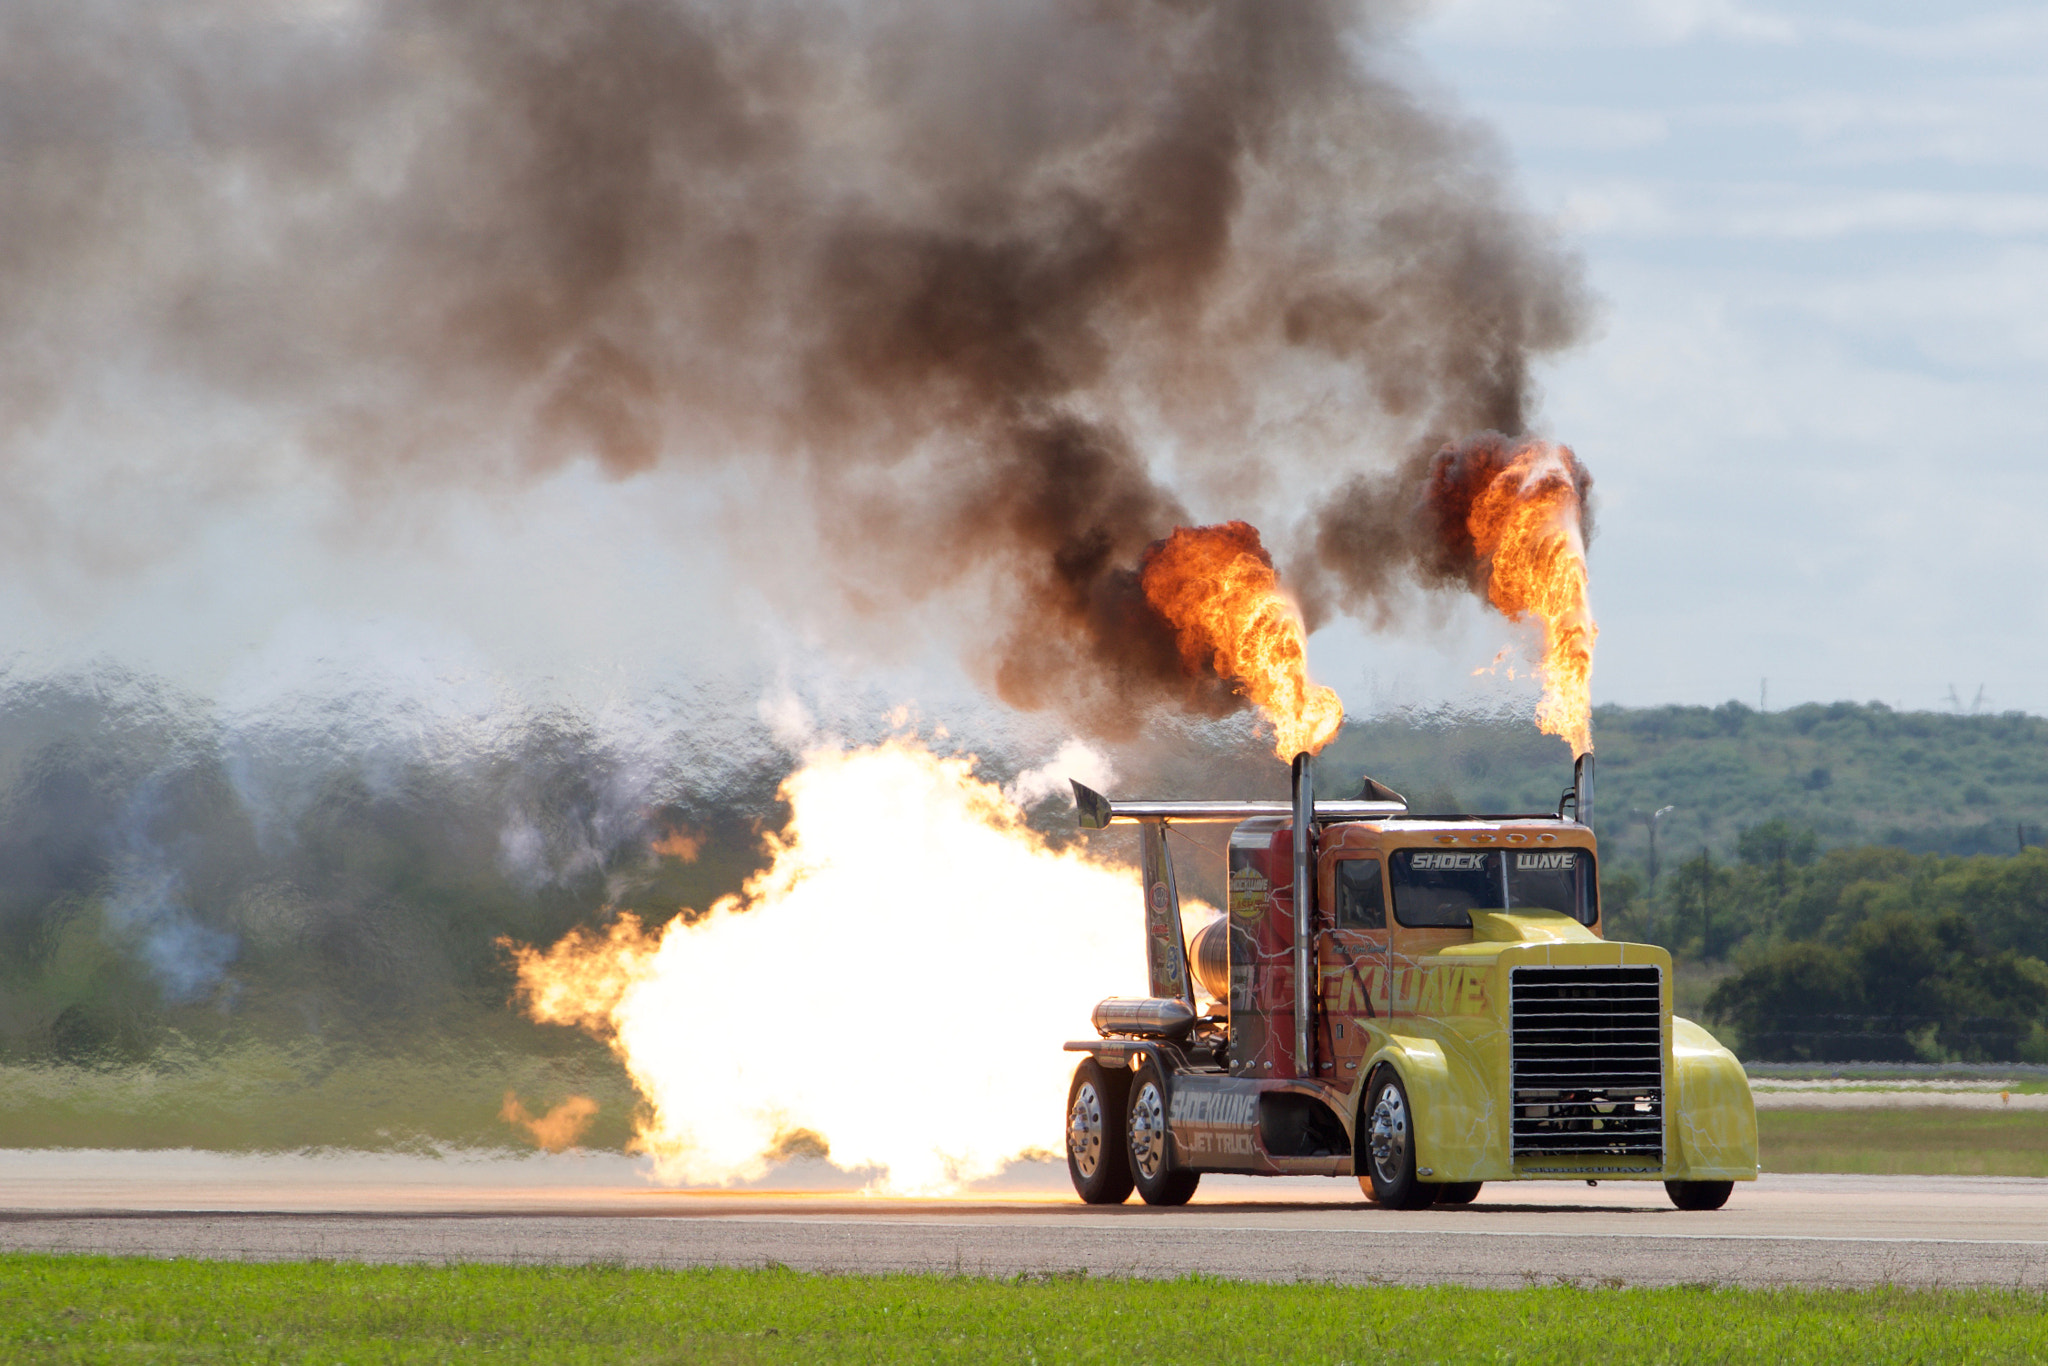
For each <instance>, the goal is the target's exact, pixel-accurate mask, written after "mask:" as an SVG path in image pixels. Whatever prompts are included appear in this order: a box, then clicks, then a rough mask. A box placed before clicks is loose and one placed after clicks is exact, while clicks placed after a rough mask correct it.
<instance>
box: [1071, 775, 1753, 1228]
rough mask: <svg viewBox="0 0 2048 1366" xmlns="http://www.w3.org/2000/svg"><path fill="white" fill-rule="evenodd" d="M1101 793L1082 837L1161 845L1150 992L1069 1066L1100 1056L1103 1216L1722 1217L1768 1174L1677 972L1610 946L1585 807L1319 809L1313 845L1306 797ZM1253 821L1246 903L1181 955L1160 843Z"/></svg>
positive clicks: (1241, 850)
mask: <svg viewBox="0 0 2048 1366" xmlns="http://www.w3.org/2000/svg"><path fill="white" fill-rule="evenodd" d="M1375 787H1377V785H1376V784H1372V783H1370V781H1369V780H1368V785H1367V790H1368V791H1371V790H1372V789H1373V788H1375ZM1082 791H1085V789H1083V790H1082ZM1379 792H1380V793H1381V794H1384V796H1385V797H1388V798H1393V797H1395V796H1396V794H1392V793H1391V792H1388V791H1387V790H1386V789H1384V788H1380V789H1379ZM1570 796H1571V794H1570V793H1568V794H1567V797H1568V798H1569V797H1570ZM1078 797H1079V794H1078V793H1077V798H1078ZM1087 799H1092V801H1093V803H1095V805H1093V806H1091V805H1090V804H1089V802H1088V800H1087ZM1087 799H1082V800H1083V821H1084V824H1087V823H1089V817H1090V815H1091V814H1092V815H1093V816H1095V817H1096V818H1098V819H1101V823H1104V824H1107V823H1109V821H1111V820H1115V819H1118V818H1119V817H1121V818H1124V819H1129V820H1135V821H1138V822H1140V823H1142V824H1145V825H1146V827H1147V830H1146V835H1147V838H1146V840H1145V849H1146V858H1145V865H1146V866H1145V874H1146V877H1145V880H1146V896H1147V903H1146V904H1147V937H1148V940H1149V941H1151V952H1150V956H1149V962H1150V966H1151V968H1152V986H1151V990H1152V992H1153V996H1152V997H1151V998H1149V999H1147V1000H1143V1001H1132V1000H1121V1001H1120V1000H1117V999H1114V998H1113V999H1112V1000H1109V1001H1105V1002H1103V1003H1102V1004H1101V1005H1099V1006H1098V1007H1097V1008H1096V1011H1095V1017H1094V1024H1095V1026H1096V1032H1097V1035H1098V1037H1096V1038H1094V1039H1088V1040H1080V1041H1076V1042H1072V1043H1069V1044H1068V1045H1067V1047H1068V1049H1070V1050H1072V1051H1076V1052H1081V1053H1085V1054H1087V1055H1088V1056H1087V1057H1086V1058H1085V1059H1084V1060H1083V1061H1082V1063H1081V1065H1080V1067H1079V1068H1078V1069H1077V1071H1076V1074H1075V1079H1074V1085H1073V1087H1072V1088H1071V1090H1070V1095H1069V1113H1068V1126H1067V1128H1068V1157H1069V1169H1070V1172H1071V1174H1072V1175H1073V1177H1074V1181H1075V1185H1076V1188H1077V1189H1078V1190H1079V1191H1080V1193H1081V1195H1082V1197H1083V1199H1085V1200H1090V1201H1091V1202H1097V1203H1101V1202H1109V1201H1115V1200H1122V1199H1124V1198H1126V1197H1127V1196H1128V1194H1129V1191H1130V1190H1131V1189H1132V1188H1133V1187H1135V1188H1136V1189H1137V1190H1138V1191H1139V1193H1140V1194H1141V1195H1142V1196H1143V1197H1144V1198H1145V1199H1147V1200H1148V1201H1151V1202H1152V1203H1159V1204H1171V1203H1179V1202H1181V1201H1184V1200H1186V1199H1188V1198H1190V1197H1191V1196H1192V1194H1193V1192H1194V1189H1195V1185H1196V1183H1197V1182H1198V1181H1199V1178H1200V1175H1201V1173H1203V1172H1209V1171H1218V1172H1222V1171H1229V1172H1239V1173H1248V1174H1258V1175H1273V1176H1280V1175H1311V1174H1313V1175H1327V1176H1337V1177H1344V1176H1351V1177H1355V1178H1356V1179H1357V1180H1358V1181H1359V1183H1360V1185H1361V1186H1362V1187H1363V1188H1364V1189H1365V1190H1366V1191H1367V1192H1368V1193H1369V1194H1370V1195H1371V1196H1372V1197H1373V1198H1374V1199H1375V1200H1376V1201H1377V1202H1379V1203H1381V1204H1383V1205H1388V1206H1392V1207H1396V1208H1410V1209H1413V1208H1422V1207H1425V1206H1427V1205H1430V1204H1434V1203H1463V1202H1469V1201H1470V1200H1472V1199H1473V1198H1475V1197H1476V1195H1477V1194H1478V1192H1479V1189H1480V1186H1481V1185H1482V1184H1483V1183H1485V1182H1488V1181H1522V1180H1557V1179H1571V1180H1589V1181H1590V1180H1645V1181H1663V1182H1664V1183H1665V1184H1666V1188H1667V1190H1668V1192H1669V1193H1670V1197H1671V1199H1672V1200H1673V1201H1674V1202H1675V1203H1676V1204H1678V1205H1679V1206H1680V1207H1682V1208H1717V1207H1718V1206H1719V1205H1720V1204H1721V1203H1723V1202H1725V1201H1726V1199H1727V1198H1728V1193H1729V1190H1730V1189H1731V1183H1732V1182H1734V1181H1742V1180H1753V1179H1754V1178H1755V1176H1756V1172H1757V1160H1756V1121H1755V1112H1754V1107H1753V1104H1752V1101H1751V1098H1750V1092H1749V1084H1748V1079H1747V1077H1746V1076H1745V1075H1744V1073H1743V1070H1742V1067H1741V1064H1740V1063H1738V1062H1737V1061H1736V1059H1735V1058H1734V1056H1733V1055H1732V1054H1730V1053H1729V1052H1728V1051H1727V1050H1726V1049H1724V1048H1722V1047H1721V1046H1720V1045H1719V1044H1718V1043H1717V1042H1716V1041H1715V1040H1714V1039H1713V1037H1712V1036H1711V1035H1710V1034H1709V1033H1708V1032H1707V1031H1706V1030H1704V1029H1702V1028H1701V1027H1700V1026H1698V1025H1696V1024H1694V1023H1692V1022H1691V1021H1689V1020H1685V1019H1682V1018H1679V1017H1676V1016H1674V1015H1673V1014H1672V1010H1671V960H1670V956H1669V954H1667V953H1666V952H1665V951H1664V950H1663V949H1661V948H1658V947H1656V946H1654V945H1648V944H1631V943H1623V942H1615V941H1610V940H1608V939H1606V938H1604V937H1603V935H1602V933H1601V930H1602V925H1601V915H1600V885H1599V849H1598V844H1597V841H1596V839H1595V837H1594V834H1593V831H1592V829H1591V828H1590V827H1589V826H1588V825H1586V824H1583V823H1581V822H1580V821H1579V820H1578V819H1576V811H1574V812H1573V813H1572V814H1571V815H1570V816H1568V815H1567V814H1566V807H1567V805H1568V803H1561V804H1560V810H1559V812H1558V813H1557V814H1555V815H1548V814H1546V815H1540V816H1469V815H1438V816H1411V815H1410V814H1408V813H1407V811H1406V810H1405V804H1402V803H1398V801H1397V800H1395V801H1387V800H1381V801H1378V802H1366V801H1361V802H1354V803H1334V802H1329V803H1325V802H1317V803H1315V804H1314V810H1315V814H1314V816H1312V817H1310V818H1309V819H1307V820H1305V821H1301V822H1299V823H1297V820H1296V814H1297V812H1301V811H1305V810H1306V806H1305V803H1304V802H1303V801H1302V800H1301V799H1300V797H1299V796H1297V800H1296V802H1295V803H1294V804H1293V807H1294V810H1287V811H1284V813H1283V810H1276V809H1273V808H1279V807H1281V806H1282V804H1280V803H1264V804H1259V803H1242V804H1235V805H1232V804H1225V803H1182V804H1176V803H1111V802H1108V801H1107V800H1106V799H1103V798H1101V797H1099V796H1097V795H1096V794H1093V793H1088V794H1087ZM1175 806H1180V807H1183V808H1188V809H1184V810H1182V811H1180V812H1174V811H1171V810H1169V809H1168V808H1172V807H1175ZM1193 808H1202V809H1200V810H1196V809H1193ZM1225 808H1228V809H1225ZM1364 808H1371V809H1370V810H1367V809H1364ZM1233 816H1234V817H1236V819H1235V820H1234V821H1233V822H1232V824H1233V829H1232V831H1231V836H1230V841H1229V856H1228V857H1229V868H1228V874H1229V896H1228V905H1227V907H1226V908H1225V911H1224V914H1223V915H1222V916H1221V917H1220V918H1219V919H1217V920H1215V921H1214V922H1213V923H1211V924H1209V925H1206V926H1204V927H1203V928H1202V929H1201V930H1200V931H1199V932H1198V933H1196V934H1195V935H1194V936H1193V938H1192V941H1191V942H1188V941H1184V940H1183V938H1182V928H1181V924H1180V913H1179V905H1178V898H1177V896H1176V895H1175V894H1174V879H1173V876H1172V871H1171V865H1170V861H1169V858H1168V854H1167V851H1166V842H1165V839H1164V831H1165V827H1166V825H1167V823H1168V822H1170V821H1173V820H1184V819H1206V820H1217V819H1229V818H1231V817H1233ZM1104 817H1106V819H1102V818H1104ZM1297 828H1301V829H1303V830H1305V831H1306V845H1307V847H1306V848H1304V849H1297V848H1296V844H1295V831H1296V829H1297ZM1155 846H1156V848H1155ZM1304 877H1305V879H1306V883H1307V885H1306V893H1307V895H1306V896H1305V897H1301V898H1298V897H1297V895H1296V893H1297V882H1298V881H1301V880H1303V878H1304ZM1304 903H1305V904H1304ZM1183 945H1184V947H1185V952H1181V951H1180V950H1181V948H1182V947H1183ZM1304 971H1305V972H1306V977H1305V978H1304ZM1304 981H1305V982H1306V986H1307V989H1306V990H1305V991H1304V990H1302V989H1301V988H1302V986H1303V983H1304ZM1120 1161H1121V1170H1120V1169H1119V1162H1120Z"/></svg>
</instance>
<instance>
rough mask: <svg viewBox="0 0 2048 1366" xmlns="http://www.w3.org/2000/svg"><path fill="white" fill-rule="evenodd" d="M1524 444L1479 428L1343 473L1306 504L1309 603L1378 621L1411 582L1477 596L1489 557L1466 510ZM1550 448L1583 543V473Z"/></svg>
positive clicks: (1589, 513) (1589, 486) (1586, 514)
mask: <svg viewBox="0 0 2048 1366" xmlns="http://www.w3.org/2000/svg"><path fill="white" fill-rule="evenodd" d="M1527 445H1528V443H1527V442H1526V441H1522V440H1510V439H1509V438H1508V437H1505V436H1502V435H1501V434H1500V433H1499V432H1497V431H1486V432H1481V433H1479V434H1478V435H1476V436H1474V437H1471V438H1470V439H1468V440H1465V441H1461V442H1454V443H1447V444H1445V445H1443V446H1442V447H1441V448H1439V449H1436V450H1433V451H1420V450H1418V451H1417V452H1415V453H1414V454H1412V455H1411V456H1410V457H1409V458H1408V459H1407V460H1405V461H1404V462H1402V464H1401V466H1400V468H1398V469H1397V470H1395V471H1393V472H1391V473H1386V474H1377V475H1360V476H1357V477H1355V478H1353V479H1352V480H1351V481H1350V482H1349V483H1348V484H1347V485H1345V487H1343V488H1342V489H1340V490H1338V492H1337V493H1336V494H1335V495H1334V496H1333V497H1331V498H1330V499H1329V501H1327V502H1326V503H1324V504H1323V505H1322V506H1321V507H1320V508H1318V509H1317V510H1316V514H1315V517H1314V519H1313V523H1312V525H1313V554H1312V562H1313V564H1314V567H1315V570H1316V571H1317V573H1318V577H1317V578H1316V579H1315V580H1314V581H1313V582H1314V587H1313V588H1312V590H1311V592H1312V598H1311V600H1312V601H1313V602H1315V603H1317V604H1318V605H1319V606H1320V607H1321V608H1322V610H1324V611H1326V612H1327V611H1329V610H1331V609H1332V608H1333V607H1341V608H1342V609H1343V610H1346V611H1349V612H1351V613H1352V614H1354V615H1358V616H1360V617H1363V618H1365V619H1367V620H1368V621H1371V622H1372V623H1373V624H1374V625H1379V626H1384V625H1386V624H1388V623H1389V622H1390V621H1392V620H1393V619H1394V618H1395V617H1396V616H1397V615H1398V612H1399V609H1400V607H1401V605H1402V603H1403V601H1404V599H1405V598H1406V597H1407V596H1409V595H1411V594H1412V592H1413V590H1414V589H1416V588H1422V589H1425V590H1437V591H1458V590H1466V591H1470V592H1472V593H1475V594H1477V595H1478V596H1479V597H1480V598H1482V599H1484V598H1487V597H1488V575H1489V570H1490V568H1491V563H1490V557H1489V554H1488V553H1487V551H1486V550H1485V549H1484V548H1482V547H1481V546H1479V545H1478V544H1477V543H1476V542H1475V540H1474V533H1473V526H1472V510H1473V506H1474V504H1475V503H1476V502H1478V501H1479V499H1480V497H1481V495H1483V494H1484V493H1485V492H1486V491H1487V490H1488V489H1489V488H1492V487H1493V486H1494V484H1495V481H1496V480H1497V479H1499V477H1500V476H1501V474H1502V473H1503V472H1504V471H1506V470H1507V469H1508V468H1509V467H1510V466H1511V465H1513V464H1514V463H1515V461H1516V460H1517V458H1518V457H1520V456H1522V455H1523V454H1524V452H1525V449H1526V447H1527ZM1557 449H1558V455H1559V459H1560V460H1561V462H1562V464H1561V467H1560V468H1561V471H1562V472H1563V474H1564V475H1565V477H1566V478H1567V479H1568V481H1569V484H1570V497H1571V501H1572V502H1573V504H1574V512H1575V514H1576V517H1577V522H1578V530H1579V535H1580V539H1581V542H1582V543H1584V542H1590V541H1591V540H1592V539H1593V506H1592V496H1593V476H1592V474H1591V473H1590V472H1589V471H1588V470H1587V469H1586V467H1585V465H1584V464H1582V463H1581V462H1580V460H1579V458H1578V456H1577V455H1575V454H1573V453H1572V452H1571V451H1570V450H1569V449H1566V448H1563V447H1559V448H1557ZM1503 610H1507V609H1505V608H1503Z"/></svg>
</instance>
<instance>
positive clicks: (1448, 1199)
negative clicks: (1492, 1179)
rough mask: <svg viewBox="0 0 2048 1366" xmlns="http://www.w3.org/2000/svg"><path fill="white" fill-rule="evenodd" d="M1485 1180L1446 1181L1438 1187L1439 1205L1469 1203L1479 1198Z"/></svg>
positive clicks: (1437, 1199)
mask: <svg viewBox="0 0 2048 1366" xmlns="http://www.w3.org/2000/svg"><path fill="white" fill-rule="evenodd" d="M1485 1184H1486V1183H1485V1182H1483V1181H1446V1182H1444V1183H1443V1184H1441V1185H1439V1186H1438V1187H1437V1188H1436V1202H1437V1203H1438V1204H1439V1205H1469V1204H1471V1203H1472V1202H1473V1201H1474V1200H1477V1199H1478V1198H1479V1188H1480V1187H1481V1186H1483V1185H1485Z"/></svg>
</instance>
